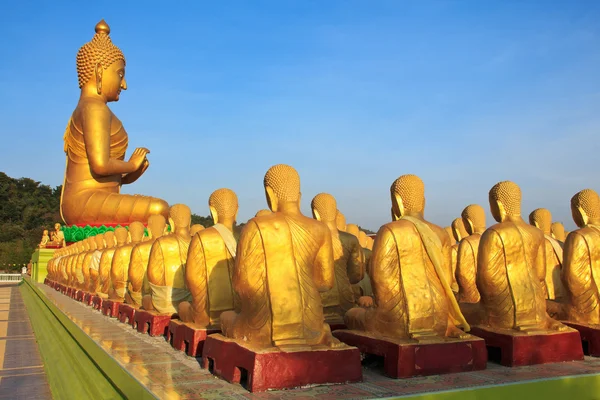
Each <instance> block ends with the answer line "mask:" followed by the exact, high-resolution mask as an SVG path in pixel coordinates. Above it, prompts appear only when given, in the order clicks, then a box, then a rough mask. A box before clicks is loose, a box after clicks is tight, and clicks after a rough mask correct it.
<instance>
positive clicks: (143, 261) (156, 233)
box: [125, 214, 167, 307]
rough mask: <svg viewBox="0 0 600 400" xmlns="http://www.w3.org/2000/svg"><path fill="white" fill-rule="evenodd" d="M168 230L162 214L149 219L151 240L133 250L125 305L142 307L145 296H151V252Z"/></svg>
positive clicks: (137, 245)
mask: <svg viewBox="0 0 600 400" xmlns="http://www.w3.org/2000/svg"><path fill="white" fill-rule="evenodd" d="M166 230H167V220H166V218H165V217H164V216H163V215H162V214H156V215H151V216H150V217H149V218H148V234H149V235H148V236H149V237H150V238H151V239H149V240H146V241H143V242H142V243H138V244H136V245H135V246H134V247H133V249H132V250H131V259H130V261H129V270H128V280H129V283H128V286H127V293H126V295H125V303H127V304H131V305H133V306H134V307H140V306H141V305H142V296H143V294H150V286H149V284H148V279H147V277H146V270H147V269H148V261H149V259H150V250H151V249H152V244H153V243H154V241H155V240H156V239H158V238H160V237H161V236H162V235H163V234H164V233H165V232H166Z"/></svg>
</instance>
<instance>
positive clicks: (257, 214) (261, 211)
mask: <svg viewBox="0 0 600 400" xmlns="http://www.w3.org/2000/svg"><path fill="white" fill-rule="evenodd" d="M271 212H272V211H271V210H258V211H257V212H256V214H255V215H254V216H255V217H261V216H263V215H269V214H271Z"/></svg>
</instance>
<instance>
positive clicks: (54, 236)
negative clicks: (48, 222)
mask: <svg viewBox="0 0 600 400" xmlns="http://www.w3.org/2000/svg"><path fill="white" fill-rule="evenodd" d="M48 244H51V245H52V246H58V247H65V246H66V245H67V244H66V243H65V234H64V233H63V231H62V230H61V229H60V224H59V223H58V222H57V223H56V224H54V231H52V233H51V234H50V243H48Z"/></svg>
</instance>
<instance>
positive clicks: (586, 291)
mask: <svg viewBox="0 0 600 400" xmlns="http://www.w3.org/2000/svg"><path fill="white" fill-rule="evenodd" d="M562 281H563V283H564V287H565V289H566V292H567V298H568V306H567V312H568V319H569V320H570V321H573V322H578V323H586V324H600V227H597V226H595V225H587V226H586V227H583V228H581V229H578V230H576V231H573V232H571V233H569V236H567V240H566V241H565V247H564V262H563V268H562Z"/></svg>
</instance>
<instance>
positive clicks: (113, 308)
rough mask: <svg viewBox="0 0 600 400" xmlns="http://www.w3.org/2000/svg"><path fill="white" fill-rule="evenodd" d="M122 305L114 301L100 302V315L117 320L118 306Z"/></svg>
mask: <svg viewBox="0 0 600 400" xmlns="http://www.w3.org/2000/svg"><path fill="white" fill-rule="evenodd" d="M121 304H122V303H121V302H120V301H114V300H108V299H107V300H104V301H103V302H102V314H103V315H106V316H107V317H111V318H117V316H118V314H119V306H120V305H121Z"/></svg>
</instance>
